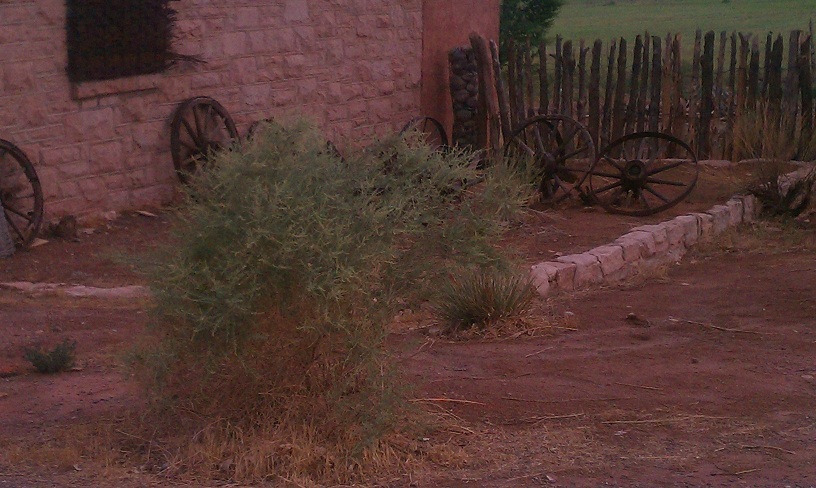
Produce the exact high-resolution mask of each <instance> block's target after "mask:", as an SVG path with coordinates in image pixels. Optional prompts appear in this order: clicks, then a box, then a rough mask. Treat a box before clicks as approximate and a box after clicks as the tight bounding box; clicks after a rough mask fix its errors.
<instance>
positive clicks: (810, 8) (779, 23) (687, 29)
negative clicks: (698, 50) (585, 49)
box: [550, 0, 816, 51]
mask: <svg viewBox="0 0 816 488" xmlns="http://www.w3.org/2000/svg"><path fill="white" fill-rule="evenodd" d="M811 17H814V18H816V0H730V1H727V2H723V0H614V1H613V0H566V2H565V4H564V6H563V7H562V8H561V11H560V12H559V15H558V17H557V18H556V19H555V22H554V23H553V26H552V28H551V29H550V35H551V37H555V35H556V34H560V35H562V36H563V37H564V38H565V39H572V40H574V41H577V40H579V39H585V40H586V41H587V42H588V43H589V44H591V42H592V41H594V40H595V39H601V40H603V41H604V42H606V41H607V40H609V39H612V38H619V37H625V38H626V39H627V40H628V42H629V43H630V45H631V43H632V42H633V41H634V39H635V36H636V35H638V34H643V32H644V31H646V30H648V31H649V33H650V34H652V35H660V36H661V37H663V38H665V36H666V33H668V32H673V33H674V32H677V33H680V34H682V35H683V39H684V42H683V50H684V51H685V50H686V49H687V46H688V45H689V43H688V42H687V41H686V40H687V39H691V43H690V44H693V42H694V32H695V30H697V29H702V30H703V32H705V31H708V30H713V31H715V32H717V36H718V38H719V32H720V31H722V30H726V31H728V32H729V33H730V32H731V31H741V32H746V33H747V32H753V33H755V34H758V35H760V36H761V38H762V39H764V38H765V34H767V33H768V32H769V31H772V32H774V33H782V34H783V36H784V37H785V41H786V43H787V36H788V34H789V33H790V31H791V30H793V29H801V30H803V31H807V30H808V21H809V20H810V19H811Z"/></svg>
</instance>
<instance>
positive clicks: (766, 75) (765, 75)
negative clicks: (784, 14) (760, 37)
mask: <svg viewBox="0 0 816 488" xmlns="http://www.w3.org/2000/svg"><path fill="white" fill-rule="evenodd" d="M772 45H773V35H772V34H771V33H770V32H768V36H767V37H766V38H765V63H764V68H763V69H762V98H766V97H767V96H768V80H769V79H770V73H771V46H772Z"/></svg>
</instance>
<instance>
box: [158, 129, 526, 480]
mask: <svg viewBox="0 0 816 488" xmlns="http://www.w3.org/2000/svg"><path fill="white" fill-rule="evenodd" d="M418 139H419V138H418V137H412V136H409V137H407V138H405V139H402V138H393V139H388V140H385V141H381V142H379V143H377V144H375V145H373V146H371V147H369V148H367V149H366V150H364V151H361V152H359V153H358V154H356V155H351V156H349V155H347V156H346V158H345V160H344V159H341V158H339V157H337V155H336V154H334V153H333V152H331V151H327V150H326V144H325V141H324V139H323V138H322V136H321V135H320V134H319V133H318V132H317V131H316V130H315V129H314V128H313V127H311V126H309V125H308V124H305V123H297V124H294V125H292V126H282V125H277V124H270V125H266V126H264V127H262V128H261V129H260V130H259V131H258V132H257V133H256V135H255V137H254V138H253V139H252V140H251V141H249V142H247V143H245V144H244V145H242V146H240V147H236V148H233V150H231V151H225V152H223V153H220V154H218V155H217V156H216V159H215V161H214V163H215V164H214V165H213V169H211V170H208V171H206V172H202V173H201V174H200V175H196V178H194V181H193V182H192V185H191V187H190V188H189V189H188V195H187V198H186V200H185V203H184V205H183V207H182V208H181V209H180V210H179V214H178V224H177V226H176V228H175V233H174V239H173V240H172V242H173V244H172V246H170V247H168V249H166V252H165V253H164V254H163V255H162V257H161V259H160V265H159V266H158V267H157V268H156V273H155V276H154V279H153V284H152V286H153V288H154V290H155V292H156V296H157V303H158V305H157V312H158V316H157V321H156V323H157V326H158V329H159V330H160V331H161V332H162V333H163V337H164V345H163V347H162V348H161V354H160V356H161V360H158V361H155V360H154V361H153V362H152V367H153V368H154V372H162V373H163V375H162V376H163V378H162V383H161V386H162V388H164V390H163V395H164V398H165V399H166V398H175V399H176V400H175V404H176V405H184V408H183V409H182V408H180V407H176V408H175V410H174V411H173V414H174V415H175V416H179V417H184V418H186V419H187V421H189V422H191V423H192V426H191V427H190V428H191V429H195V430H196V431H197V432H200V431H201V429H202V424H203V425H206V426H207V427H206V428H205V430H206V431H207V432H208V434H207V435H204V434H202V435H201V437H206V438H207V439H210V441H208V442H209V443H208V445H209V446H210V448H208V449H206V450H204V451H206V453H205V454H203V453H202V452H203V451H202V449H199V448H195V446H190V447H189V449H194V448H195V449H198V450H194V451H190V452H189V453H188V456H187V457H186V461H184V462H179V463H178V464H179V465H189V464H197V465H199V466H204V467H206V466H214V465H220V463H222V461H224V459H232V460H235V459H240V460H241V461H240V462H238V461H236V463H235V467H234V468H233V469H234V471H233V472H232V473H231V474H232V476H234V477H238V478H244V479H251V478H255V477H263V476H266V475H268V474H269V471H270V470H272V471H277V472H278V473H289V474H293V475H294V474H298V475H302V474H303V473H304V472H306V473H308V476H310V477H312V478H313V479H321V480H323V481H324V482H329V481H331V482H341V481H342V480H344V479H347V478H348V477H349V476H351V475H352V474H353V473H357V474H359V473H358V471H356V470H357V469H358V468H354V469H352V467H353V466H357V463H358V460H359V456H360V455H361V453H363V452H367V450H368V449H372V448H376V447H377V446H378V445H379V444H378V443H379V442H380V440H381V439H382V438H383V436H384V435H385V434H386V433H388V432H392V431H393V428H394V424H393V422H394V419H395V416H394V414H395V412H396V409H397V408H398V406H399V404H400V402H399V401H398V399H399V391H397V388H396V386H395V385H396V384H397V383H398V382H397V381H393V380H391V372H390V367H389V363H388V358H387V355H386V354H385V347H384V341H385V336H386V332H387V331H386V327H387V325H388V323H389V322H390V320H391V319H392V317H393V316H394V313H395V312H396V310H397V308H398V307H405V306H410V304H411V303H416V302H417V301H419V300H422V299H424V298H427V296H428V295H429V290H431V289H433V286H434V284H435V283H439V282H440V281H441V280H442V279H444V277H445V276H446V275H447V274H448V270H449V269H453V268H458V267H462V266H464V265H465V264H467V265H482V266H491V267H500V268H501V267H505V268H506V267H507V263H508V261H507V258H506V257H505V253H504V252H503V250H501V249H499V248H497V247H496V246H495V245H494V241H495V237H496V236H498V235H499V234H500V233H501V231H502V229H503V227H504V225H505V224H506V222H507V221H508V219H511V218H512V217H513V215H514V212H517V211H518V209H519V208H520V205H521V204H522V203H524V202H525V201H526V199H527V198H529V195H530V194H531V192H530V188H529V185H525V184H523V183H520V182H519V181H518V179H517V177H516V176H515V175H514V174H512V173H511V172H507V171H504V172H497V173H495V174H488V175H479V174H477V169H476V165H475V164H474V163H473V161H472V158H471V155H469V154H467V153H465V152H462V151H456V150H454V151H451V152H446V153H444V154H443V153H438V152H433V151H432V150H431V149H430V148H428V147H427V146H425V145H423V144H421V143H420V142H419V141H418ZM482 178H483V180H484V181H483V182H482V183H480V184H479V185H477V186H472V187H470V188H464V187H463V185H462V182H466V181H471V182H473V181H477V180H480V179H482ZM171 403H172V402H171ZM189 411H195V412H196V416H195V417H189V414H188V413H186V412H189ZM166 414H167V412H163V415H164V416H165V417H166V418H173V415H170V416H167V415H166ZM201 419H205V420H201ZM213 419H221V420H220V421H216V420H213ZM172 424H173V426H174V427H176V428H178V426H179V425H186V422H173V423H172ZM270 438H272V439H274V442H273V441H270ZM239 439H240V440H239ZM250 439H256V440H257V439H261V440H262V441H261V443H260V445H269V446H279V445H290V444H297V445H299V446H310V445H313V446H315V447H314V449H311V450H310V451H309V453H310V454H309V453H305V452H304V450H300V451H298V452H299V453H300V454H299V455H295V454H292V453H290V454H288V455H281V454H280V453H268V454H269V455H270V456H272V457H271V458H270V457H269V456H265V455H255V456H254V457H253V456H249V455H248V454H247V449H248V448H247V447H240V446H249V445H253V446H256V447H257V445H259V444H258V443H257V442H251V441H250ZM292 439H296V440H297V441H296V442H294V441H292ZM187 440H189V439H188V437H185V436H184V435H183V434H180V441H179V442H180V443H182V444H183V442H186V441H187ZM188 444H189V443H188ZM185 445H186V444H185ZM236 450H237V451H240V452H236ZM253 452H256V454H257V451H253ZM250 458H251V459H250ZM269 459H274V462H272V464H271V465H270V464H269V463H270V462H271V461H269ZM253 460H254V461H253Z"/></svg>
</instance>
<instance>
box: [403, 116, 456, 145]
mask: <svg viewBox="0 0 816 488" xmlns="http://www.w3.org/2000/svg"><path fill="white" fill-rule="evenodd" d="M412 131H416V132H418V133H420V134H422V138H421V139H422V140H423V141H424V142H425V143H426V144H428V145H429V146H430V147H432V148H433V149H434V150H435V151H447V150H448V149H449V148H450V140H449V139H448V133H447V132H445V127H444V126H443V125H442V123H441V122H439V121H438V120H436V119H435V118H433V117H416V118H414V119H411V120H409V121H408V123H407V124H405V125H404V126H403V127H402V129H401V130H400V131H399V134H400V136H404V135H406V134H408V133H410V132H412Z"/></svg>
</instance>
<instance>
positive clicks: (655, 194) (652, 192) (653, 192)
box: [643, 185, 671, 203]
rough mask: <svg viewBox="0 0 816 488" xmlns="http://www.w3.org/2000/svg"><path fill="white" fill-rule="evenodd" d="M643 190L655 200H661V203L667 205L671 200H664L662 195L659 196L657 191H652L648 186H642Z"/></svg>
mask: <svg viewBox="0 0 816 488" xmlns="http://www.w3.org/2000/svg"><path fill="white" fill-rule="evenodd" d="M643 189H644V190H646V191H648V192H649V193H651V194H652V195H654V196H656V197H657V198H659V199H661V200H663V203H669V202H671V200H669V199H668V198H666V197H664V196H663V195H661V194H660V192H658V191H657V190H655V189H653V188H652V187H651V186H649V185H643Z"/></svg>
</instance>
